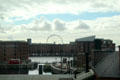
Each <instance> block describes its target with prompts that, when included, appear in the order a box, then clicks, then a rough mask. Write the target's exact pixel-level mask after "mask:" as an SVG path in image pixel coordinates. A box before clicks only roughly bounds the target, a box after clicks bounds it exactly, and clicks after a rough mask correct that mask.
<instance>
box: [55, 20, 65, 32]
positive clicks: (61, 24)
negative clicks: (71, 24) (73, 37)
mask: <svg viewBox="0 0 120 80" xmlns="http://www.w3.org/2000/svg"><path fill="white" fill-rule="evenodd" d="M53 25H54V28H55V30H58V31H64V30H65V29H66V27H65V23H64V22H63V21H60V20H57V19H56V20H54V22H53Z"/></svg>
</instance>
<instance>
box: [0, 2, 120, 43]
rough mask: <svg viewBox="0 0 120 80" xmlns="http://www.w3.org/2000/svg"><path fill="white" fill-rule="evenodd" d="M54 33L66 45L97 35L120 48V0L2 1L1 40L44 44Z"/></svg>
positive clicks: (55, 37) (0, 6) (0, 8)
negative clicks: (29, 41)
mask: <svg viewBox="0 0 120 80" xmlns="http://www.w3.org/2000/svg"><path fill="white" fill-rule="evenodd" d="M53 34H54V35H59V36H61V37H62V39H63V42H64V43H69V42H71V41H75V39H77V38H81V37H86V36H91V35H96V37H97V38H104V39H112V40H113V42H114V43H116V44H117V45H120V38H119V35H120V0H0V40H26V39H27V38H31V39H32V41H33V42H37V43H45V42H46V40H47V38H48V37H49V36H50V35H53ZM53 40H55V41H56V42H59V43H60V42H61V41H60V39H59V38H58V37H57V36H52V37H51V38H50V40H49V41H53Z"/></svg>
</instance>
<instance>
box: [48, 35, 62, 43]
mask: <svg viewBox="0 0 120 80" xmlns="http://www.w3.org/2000/svg"><path fill="white" fill-rule="evenodd" d="M54 38H57V39H59V42H60V43H61V44H63V39H62V37H61V36H60V35H57V34H51V35H49V36H48V37H47V40H46V42H47V43H49V41H50V39H54ZM54 43H55V41H54Z"/></svg>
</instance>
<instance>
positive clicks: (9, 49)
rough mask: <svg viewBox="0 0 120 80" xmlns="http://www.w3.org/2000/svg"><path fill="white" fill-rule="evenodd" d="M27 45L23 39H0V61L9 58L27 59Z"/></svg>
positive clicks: (6, 60) (5, 60)
mask: <svg viewBox="0 0 120 80" xmlns="http://www.w3.org/2000/svg"><path fill="white" fill-rule="evenodd" d="M28 54H29V46H28V43H27V42H23V41H0V62H8V61H9V60H10V59H21V60H26V59H28Z"/></svg>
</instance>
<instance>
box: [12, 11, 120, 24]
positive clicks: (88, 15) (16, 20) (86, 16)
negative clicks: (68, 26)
mask: <svg viewBox="0 0 120 80" xmlns="http://www.w3.org/2000/svg"><path fill="white" fill-rule="evenodd" d="M118 15H120V12H83V13H79V14H71V13H65V14H39V15H36V16H34V17H31V18H28V19H21V18H22V17H11V18H10V20H12V21H13V24H16V25H20V24H29V23H31V22H32V21H33V20H35V19H40V18H41V17H44V18H45V19H47V20H49V21H53V20H54V19H60V20H63V21H67V22H69V21H75V20H95V19H97V18H103V17H112V16H118Z"/></svg>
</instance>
